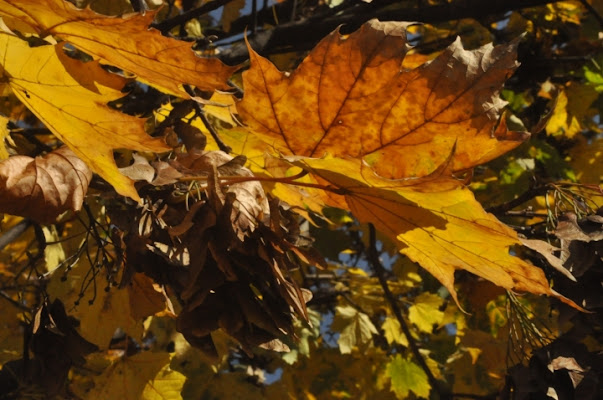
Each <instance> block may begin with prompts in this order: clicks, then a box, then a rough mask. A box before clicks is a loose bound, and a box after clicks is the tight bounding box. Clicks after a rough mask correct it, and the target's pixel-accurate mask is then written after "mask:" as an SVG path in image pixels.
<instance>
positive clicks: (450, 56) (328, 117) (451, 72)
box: [238, 20, 527, 178]
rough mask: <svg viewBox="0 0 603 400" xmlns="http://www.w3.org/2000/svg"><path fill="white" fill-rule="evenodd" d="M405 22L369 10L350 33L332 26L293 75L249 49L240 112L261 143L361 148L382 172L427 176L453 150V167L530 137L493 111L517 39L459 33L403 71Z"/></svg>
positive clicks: (308, 152)
mask: <svg viewBox="0 0 603 400" xmlns="http://www.w3.org/2000/svg"><path fill="white" fill-rule="evenodd" d="M405 26H406V24H404V23H401V22H379V21H377V20H372V21H369V22H368V23H366V24H365V25H363V26H362V28H361V29H360V30H358V31H357V32H355V33H352V34H351V35H349V36H347V37H342V36H341V35H340V34H339V33H338V32H337V31H335V32H333V33H331V34H330V35H329V36H328V37H326V38H325V39H323V40H322V41H321V42H320V43H319V44H318V45H317V46H316V47H315V48H314V49H313V50H312V51H311V52H310V54H309V55H308V57H306V59H305V60H304V61H303V62H302V64H301V65H300V66H299V67H298V68H297V69H296V70H295V71H294V72H293V73H292V74H291V75H288V74H284V73H282V72H280V71H278V70H277V69H276V67H275V66H274V65H273V64H272V63H271V62H270V61H268V60H267V59H264V58H262V57H260V56H259V55H258V54H257V53H255V52H254V51H253V50H252V49H249V51H250V54H251V68H250V69H249V70H248V71H246V72H245V73H244V74H243V79H244V85H245V96H244V98H243V101H242V102H241V103H239V105H238V109H239V112H240V114H241V116H242V117H243V118H244V122H245V123H246V124H247V125H248V126H249V128H250V129H251V130H252V131H253V132H254V134H257V135H260V137H261V138H262V139H263V140H264V141H265V142H266V143H267V148H266V149H267V150H273V152H274V151H277V152H282V153H284V154H285V155H290V154H294V155H298V156H308V157H322V156H323V155H325V154H326V153H329V154H330V155H333V156H335V157H355V158H362V157H364V158H365V159H366V160H367V161H368V162H369V164H371V165H372V166H373V167H374V169H375V171H376V172H377V173H379V174H380V175H381V176H384V177H388V178H404V177H411V176H425V175H427V174H429V173H431V172H433V171H434V170H436V169H437V168H438V167H439V166H440V165H442V164H443V163H444V162H446V161H447V159H448V157H449V156H450V154H451V153H453V150H454V153H453V155H452V160H451V161H450V162H451V164H452V166H451V169H452V170H453V171H459V170H465V169H468V168H472V167H474V166H475V165H478V164H481V163H484V162H486V161H489V160H492V159H494V158H496V157H498V156H499V155H501V154H503V153H505V152H507V151H509V150H511V149H513V148H515V147H517V146H518V145H519V144H520V143H521V142H522V141H523V140H524V139H525V138H526V137H527V136H525V135H523V134H520V133H517V132H509V131H507V128H506V125H505V122H504V119H500V121H499V116H500V112H501V110H502V108H503V107H504V106H505V104H506V103H505V102H504V101H503V100H501V99H500V98H499V97H498V91H499V89H500V88H501V86H502V84H503V82H504V80H505V79H506V78H507V77H508V76H509V75H510V74H511V73H512V72H513V71H514V69H515V68H516V67H517V65H518V64H517V62H516V61H515V57H516V54H515V53H516V48H517V45H518V41H514V42H513V43H512V44H510V45H506V46H497V47H493V46H492V45H487V46H484V47H481V48H479V49H476V50H471V51H468V50H464V49H463V47H462V45H461V43H460V40H457V41H456V42H455V43H453V44H452V45H450V46H449V47H448V48H447V49H446V50H444V51H443V52H442V53H441V54H440V55H438V56H437V57H436V58H435V59H434V60H433V61H431V62H429V63H426V64H424V65H422V66H421V67H419V68H416V69H413V70H411V71H406V70H400V65H401V63H402V61H403V59H404V56H405V54H406V52H407V51H408V48H409V47H408V45H407V40H406V32H405ZM393 160H395V162H394V161H393Z"/></svg>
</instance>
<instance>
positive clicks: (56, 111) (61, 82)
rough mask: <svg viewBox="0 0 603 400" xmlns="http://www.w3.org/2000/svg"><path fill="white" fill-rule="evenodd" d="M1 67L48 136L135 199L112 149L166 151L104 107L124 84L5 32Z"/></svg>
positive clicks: (134, 121)
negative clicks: (54, 136) (58, 141)
mask: <svg viewBox="0 0 603 400" xmlns="http://www.w3.org/2000/svg"><path fill="white" fill-rule="evenodd" d="M23 60H27V61H26V62H24V61H23ZM0 67H1V68H3V70H2V75H3V76H4V78H5V79H8V81H9V85H10V87H11V89H12V90H13V92H14V93H15V95H16V96H17V97H18V98H19V100H21V102H23V103H24V104H25V105H26V106H27V107H28V108H29V109H30V110H31V111H32V112H33V113H34V114H36V116H37V117H38V118H39V119H40V120H41V121H42V122H44V124H45V125H46V127H47V128H48V129H50V130H51V131H52V133H54V134H55V135H56V136H57V137H59V139H61V140H62V141H63V142H64V143H65V144H66V145H67V146H69V148H70V149H71V150H73V152H74V153H75V154H76V155H77V156H78V157H79V158H81V159H82V160H83V161H84V162H85V163H86V164H87V165H88V166H89V167H90V168H91V169H92V170H93V171H94V172H96V173H98V174H99V175H100V176H101V177H103V178H104V179H105V180H107V182H109V183H111V184H112V185H113V187H115V190H117V192H118V193H120V194H122V195H124V196H129V197H131V198H133V199H138V198H139V197H138V194H137V192H136V189H135V188H134V185H133V183H132V181H131V180H130V179H129V178H127V177H125V176H123V175H122V174H121V173H120V172H119V170H118V169H117V166H116V165H115V161H114V160H113V150H115V149H118V148H127V149H132V150H139V151H155V152H162V151H166V150H168V149H169V148H168V147H167V146H166V145H165V144H163V143H162V141H160V140H159V139H153V138H151V137H149V136H148V135H147V134H146V133H145V131H144V127H143V125H144V120H142V119H140V118H136V117H132V116H129V115H126V114H123V113H121V112H119V111H117V110H114V109H112V108H110V107H109V106H107V103H108V102H109V101H112V100H116V99H118V98H120V97H122V96H123V93H121V92H120V90H121V89H122V88H123V86H124V84H125V83H126V80H125V79H123V78H122V77H120V76H117V75H114V74H111V73H109V72H107V71H105V70H104V69H102V68H101V66H100V65H99V64H98V63H97V62H88V63H83V62H81V61H78V60H75V59H73V58H70V57H68V56H67V55H66V54H65V53H64V51H63V46H61V45H56V46H40V47H34V48H30V47H29V45H28V44H27V42H25V41H23V40H21V39H19V38H17V37H16V36H12V35H9V34H6V33H0Z"/></svg>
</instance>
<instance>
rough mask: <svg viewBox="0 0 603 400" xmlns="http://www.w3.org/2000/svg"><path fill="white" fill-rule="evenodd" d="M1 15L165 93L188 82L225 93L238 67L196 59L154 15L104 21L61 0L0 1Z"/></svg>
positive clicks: (178, 89) (187, 44) (176, 91)
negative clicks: (164, 31) (155, 24)
mask: <svg viewBox="0 0 603 400" xmlns="http://www.w3.org/2000/svg"><path fill="white" fill-rule="evenodd" d="M0 15H1V16H6V17H9V19H8V21H6V22H7V24H8V25H9V26H11V27H13V24H11V20H17V21H18V22H20V23H25V24H28V25H29V26H30V27H31V28H33V29H34V30H35V31H36V32H37V33H38V34H39V35H40V36H45V35H48V34H50V35H55V36H57V37H60V38H61V39H63V40H65V41H67V42H69V43H71V44H72V45H74V46H75V47H77V48H79V49H80V50H83V51H84V52H86V53H88V54H90V55H92V56H94V57H96V58H98V59H100V60H102V62H106V63H109V64H111V65H114V66H116V67H119V68H121V69H123V70H125V71H129V72H133V73H135V74H136V75H137V77H138V79H139V80H140V81H142V82H145V83H148V84H149V85H151V86H155V87H157V88H158V89H160V90H163V91H165V92H166V93H170V94H174V95H176V96H181V97H182V96H187V95H186V94H185V92H184V91H183V90H182V89H181V87H182V85H185V84H189V85H194V86H197V87H198V88H199V89H203V90H214V89H227V88H228V85H227V84H226V80H227V79H228V77H230V75H231V74H232V73H233V72H234V70H235V69H236V67H229V66H226V65H224V64H223V63H222V62H221V61H220V60H218V59H216V58H200V57H197V56H196V55H195V53H194V52H193V50H192V49H191V47H192V44H191V43H190V42H183V41H178V40H175V39H171V38H167V37H164V36H162V35H161V33H160V32H159V31H157V30H154V29H149V28H148V27H149V25H150V24H151V22H152V21H153V18H154V17H155V12H147V13H146V14H145V15H140V14H129V15H124V16H121V17H108V16H104V15H100V14H97V13H95V12H94V11H92V10H90V9H83V10H79V9H77V8H76V7H75V6H74V5H73V4H71V3H69V2H66V1H64V0H42V1H36V2H31V1H28V0H0Z"/></svg>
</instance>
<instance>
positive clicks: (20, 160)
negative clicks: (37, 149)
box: [0, 147, 92, 223]
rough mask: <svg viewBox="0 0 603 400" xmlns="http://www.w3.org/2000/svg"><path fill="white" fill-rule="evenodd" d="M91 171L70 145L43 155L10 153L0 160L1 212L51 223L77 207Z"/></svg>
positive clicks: (88, 181) (78, 208) (81, 200)
mask: <svg viewBox="0 0 603 400" xmlns="http://www.w3.org/2000/svg"><path fill="white" fill-rule="evenodd" d="M91 179H92V171H90V168H88V167H87V166H86V164H85V163H84V162H83V161H82V160H80V159H79V158H78V157H77V156H76V155H75V154H74V153H73V152H72V151H71V150H69V148H67V147H62V148H60V149H58V150H55V151H53V152H52V153H49V154H47V155H45V156H43V157H36V158H31V157H27V156H12V157H10V158H9V159H7V160H4V161H2V162H0V212H4V213H7V214H14V215H21V216H24V217H28V218H31V219H33V220H36V221H39V222H42V223H52V222H54V221H55V220H56V218H57V217H58V216H59V215H61V214H62V213H63V212H65V211H67V210H72V211H79V210H80V209H81V207H82V203H83V201H84V196H85V195H86V192H87V191H88V184H89V183H90V180H91Z"/></svg>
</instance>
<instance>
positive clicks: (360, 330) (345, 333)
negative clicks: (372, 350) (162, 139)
mask: <svg viewBox="0 0 603 400" xmlns="http://www.w3.org/2000/svg"><path fill="white" fill-rule="evenodd" d="M336 311H337V312H336V314H335V320H334V321H333V326H332V327H333V329H335V330H341V333H340V335H339V339H337V344H338V345H339V351H341V354H349V353H351V352H352V349H353V348H354V347H356V346H358V347H363V346H370V345H371V344H372V341H373V334H377V328H375V325H373V323H372V322H371V320H370V318H369V316H368V315H366V314H364V313H362V312H360V311H358V310H356V309H355V308H354V307H352V306H345V307H337V309H336Z"/></svg>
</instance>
